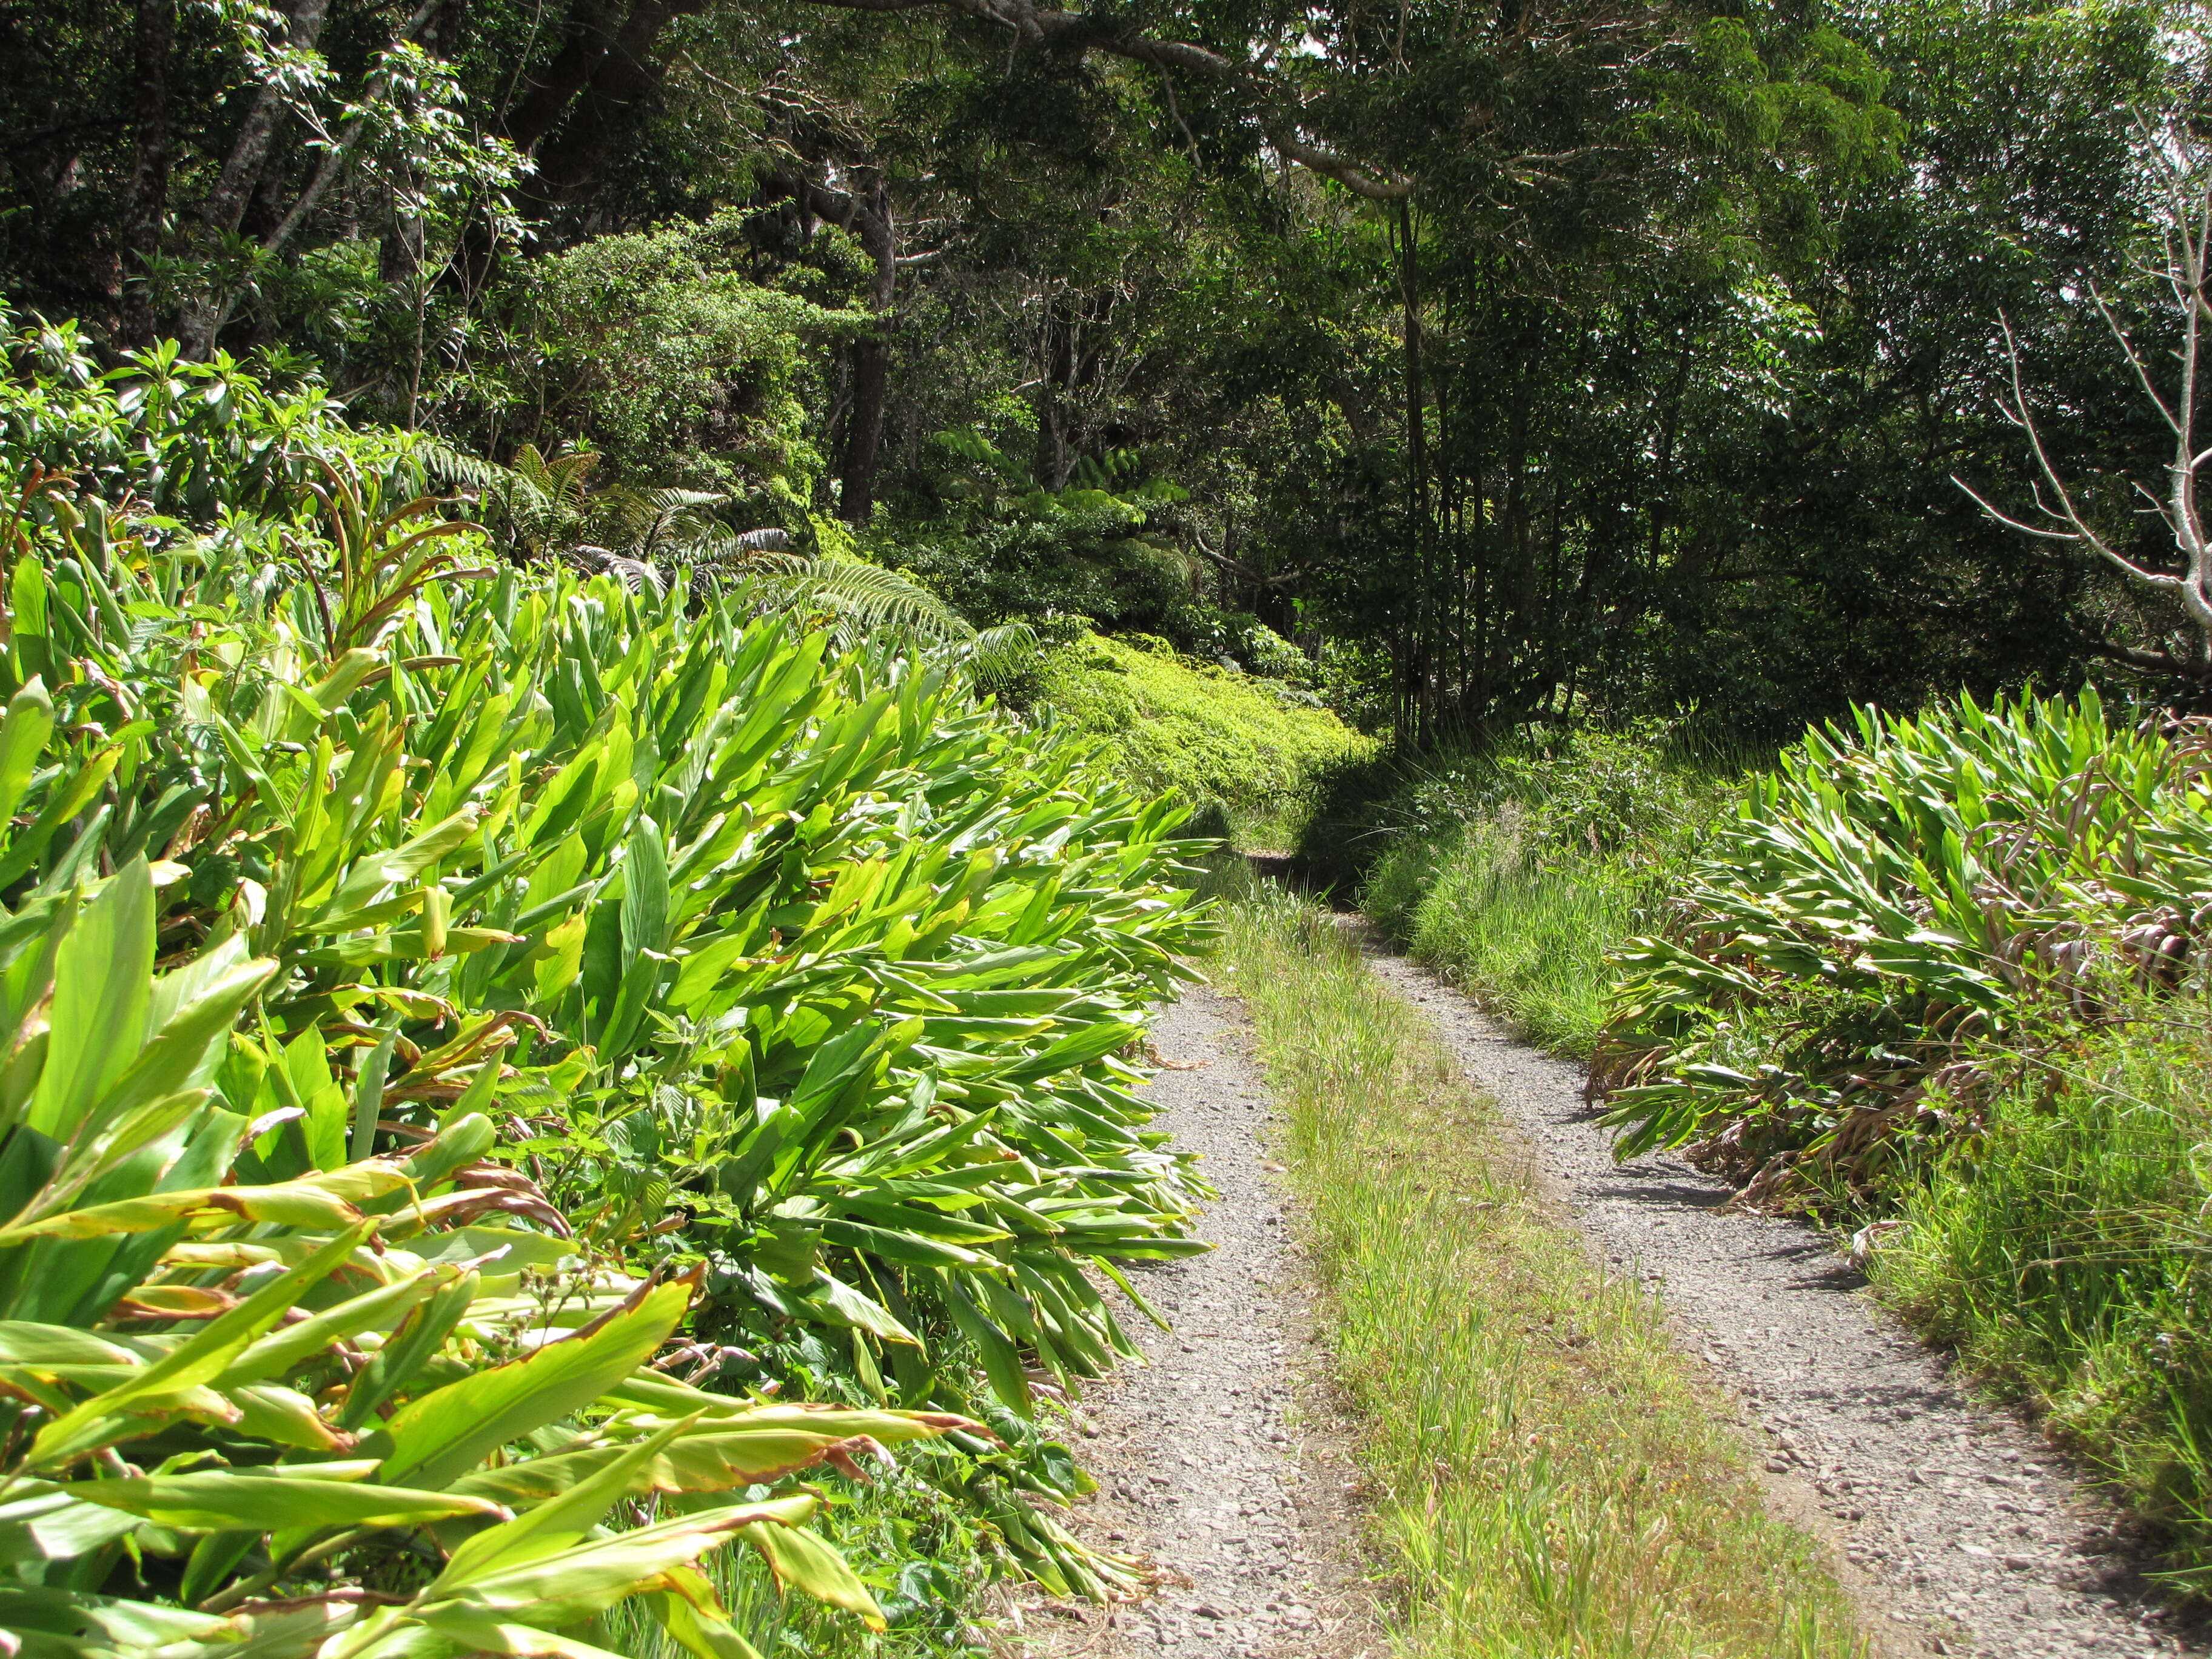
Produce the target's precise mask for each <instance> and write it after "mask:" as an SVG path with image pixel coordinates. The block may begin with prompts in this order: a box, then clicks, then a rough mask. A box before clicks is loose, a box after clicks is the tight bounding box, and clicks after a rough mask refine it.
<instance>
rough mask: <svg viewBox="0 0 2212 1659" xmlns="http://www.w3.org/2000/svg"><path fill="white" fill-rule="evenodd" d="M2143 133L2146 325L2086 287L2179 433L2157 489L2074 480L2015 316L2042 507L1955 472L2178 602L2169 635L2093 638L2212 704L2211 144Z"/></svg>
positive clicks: (2158, 125) (2015, 362) (2167, 603)
mask: <svg viewBox="0 0 2212 1659" xmlns="http://www.w3.org/2000/svg"><path fill="white" fill-rule="evenodd" d="M2142 155H2143V158H2144V161H2145V162H2146V164H2147V166H2148V170H2149V171H2150V173H2151V174H2152V176H2153V178H2154V180H2155V185H2156V193H2155V197H2154V211H2155V212H2156V214H2157V236H2158V248H2159V256H2160V257H2159V258H2157V259H2156V260H2155V261H2154V262H2147V263H2146V264H2144V265H2143V267H2142V276H2144V277H2146V278H2147V279H2148V287H2149V290H2150V300H2151V314H2150V315H2149V317H2148V319H2146V321H2145V324H2144V325H2141V326H2130V324H2129V323H2128V322H2126V321H2124V320H2123V319H2122V317H2121V315H2120V313H2118V310H2117V309H2116V308H2115V307H2114V305H2113V304H2112V302H2111V301H2107V300H2106V296H2105V295H2104V293H2103V292H2102V291H2101V290H2100V289H2098V288H2097V286H2096V285H2095V284H2094V283H2093V282H2092V283H2089V284H2088V285H2087V291H2088V295H2089V297H2090V299H2091V301H2092V302H2093V305H2094V307H2095V309H2096V312H2097V315H2098V316H2099V318H2100V319H2101V320H2102V321H2103V322H2104V324H2105V325H2106V327H2107V328H2108V329H2109V330H2110V331H2111V333H2112V338H2113V339H2114V340H2115V341H2116V342H2117V343H2118V346H2119V349H2120V351H2121V353H2122V355H2123V356H2124V358H2125V359H2126V362H2127V365H2128V368H2129V369H2130V371H2131V373H2132V374H2133V377H2134V380H2135V384H2136V386H2137V387H2138V388H2139V389H2140V390H2141V392H2142V395H2143V396H2144V397H2145V398H2148V400H2149V403H2150V405H2151V407H2152V408H2153V409H2154V410H2156V411H2157V413H2158V417H2159V419H2160V422H2162V423H2163V424H2164V426H2165V427H2166V430H2167V431H2168V432H2169V433H2171V434H2172V457H2171V459H2169V460H2168V461H2167V462H2166V468H2165V471H2166V479H2165V484H2164V487H2163V489H2152V488H2151V487H2150V486H2149V485H2148V484H2145V483H2141V482H2139V481H2136V480H2134V479H2131V478H2127V477H2124V475H2120V476H2119V477H2118V478H2115V477H2112V476H2111V475H2108V476H2106V477H2101V478H2096V479H2093V481H2091V482H2088V483H2086V484H2085V483H2084V482H2083V481H2082V480H2081V479H2080V478H2079V477H2077V478H2075V481H2074V482H2072V483H2069V481H2068V478H2067V477H2066V473H2065V470H2064V469H2063V467H2062V466H2061V465H2060V463H2059V462H2058V461H2057V459H2054V457H2053V455H2052V453H2051V447H2050V446H2049V445H2048V444H2047V443H2046V442H2045V437H2044V428H2043V424H2042V423H2041V422H2040V421H2039V417H2038V416H2037V415H2036V413H2035V411H2034V409H2033V406H2032V404H2031V402H2030V399H2029V396H2028V392H2027V385H2026V381H2025V377H2024V374H2023V371H2022V369H2021V350H2020V344H2019V342H2018V341H2017V340H2016V339H2015V337H2014V336H2013V332H2012V330H2011V327H2010V325H2007V326H2006V329H2005V343H2006V349H2007V357H2008V362H2009V363H2010V366H2011V370H2012V374H2011V386H2010V393H2009V397H2008V401H2007V408H2008V411H2009V413H2010V415H2011V416H2012V418H2013V420H2014V421H2015V422H2017V423H2018V425H2019V427H2020V428H2021V431H2022V432H2023V433H2024V434H2026V435H2027V444H2028V449H2029V452H2030V453H2031V454H2032V455H2033V458H2034V463H2035V470H2036V474H2037V483H2036V484H2035V487H2034V501H2035V509H2036V518H2035V519H2034V520H2024V519H2021V518H2017V517H2015V516H2013V515H2011V514H2008V513H2005V512H2003V511H2002V510H2001V509H2000V508H1998V507H1996V506H1994V505H1993V504H1991V503H1990V501H1988V500H1987V499H1985V498H1984V496H1983V495H1980V494H1978V492H1976V490H1975V489H1973V487H1972V485H1971V484H1967V483H1964V482H1963V481H1957V480H1954V482H1959V483H1960V488H1961V489H1965V490H1966V493H1967V495H1970V496H1972V498H1973V500H1974V502H1975V504H1976V505H1977V506H1978V507H1981V508H1982V509H1983V511H1984V512H1986V513H1989V514H1990V517H1991V518H1993V519H1995V520H1997V522H1999V523H2000V524H2004V525H2008V526H2011V527H2012V528H2013V529H2015V530H2018V531H2021V532H2025V533H2027V534H2028V535H2030V536H2034V537H2038V538H2042V539H2045V540H2049V541H2054V542H2061V543H2065V544H2070V545H2072V546H2075V547H2077V548H2080V549H2081V550H2084V551H2086V552H2087V553H2089V554H2091V555H2093V556H2094V557H2096V558H2098V559H2100V560H2101V561H2102V562H2104V563H2105V564H2106V565H2107V566H2109V567H2110V568H2112V569H2113V570H2116V571H2118V573H2119V574H2121V575H2122V576H2124V578H2125V579H2126V580H2127V581H2128V582H2129V583H2130V585H2131V586H2135V587H2136V588H2137V589H2140V590H2141V591H2142V592H2145V593H2147V594H2149V595H2151V596H2152V597H2153V598H2154V599H2156V600H2157V601H2159V602H2160V604H2161V605H2162V607H2164V608H2166V609H2167V610H2168V611H2169V612H2170V611H2176V610H2178V611H2179V621H2180V623H2181V624H2182V626H2181V627H2180V628H2179V629H2174V630H2173V631H2172V634H2171V635H2169V637H2168V638H2167V640H2166V641H2165V642H2164V643H2163V644H2160V645H2159V646H2156V647H2152V648H2148V649H2146V648H2144V647H2140V646H2136V645H2132V644H2129V643H2126V642H2124V641H2115V640H2109V639H2106V640H2100V641H2097V642H2096V647H2097V649H2098V650H2099V651H2100V652H2101V653H2103V654H2105V655H2106V656H2108V657H2110V658H2112V659H2113V660H2115V661H2118V662H2122V663H2125V664H2126V665H2129V666H2130V667H2131V668H2139V669H2143V670H2147V671H2150V672H2152V673H2154V674H2158V675H2162V676H2166V677H2168V678H2178V679H2179V680H2180V681H2182V682H2183V684H2184V685H2185V688H2186V690H2185V696H2186V697H2187V698H2188V700H2189V701H2190V702H2192V703H2193V704H2194V705H2196V706H2197V707H2199V708H2205V707H2212V527H2208V526H2207V523H2206V518H2205V509H2204V507H2203V503H2202V501H2200V500H2199V498H2198V483H2199V480H2200V478H2201V477H2202V476H2203V471H2204V468H2205V467H2206V466H2207V465H2208V464H2212V441H2208V437H2207V433H2206V428H2205V423H2204V422H2203V420H2202V419H2201V418H2200V405H2201V404H2202V403H2203V400H2204V398H2205V396H2206V393H2205V390H2204V387H2203V383H2202V377H2203V374H2204V373H2205V372H2206V370H2207V368H2208V367H2209V366H2208V365H2207V364H2206V362H2205V361H2204V349H2203V346H2204V338H2203V337H2204V325H2205V320H2206V319H2207V318H2208V316H2212V263H2209V262H2212V147H2208V146H2207V144H2206V143H2204V142H2203V139H2201V138H2200V137H2198V136H2197V132H2196V131H2194V130H2193V129H2192V127H2191V125H2190V124H2189V123H2188V122H2186V121H2185V120H2184V119H2182V118H2179V117H2178V116H2168V117H2166V118H2164V119H2161V120H2159V121H2156V122H2148V121H2146V122H2145V123H2144V124H2143V125H2142ZM2152 341H2155V343H2151V342H2152ZM2169 357H2170V358H2171V360H2172V363H2171V368H2165V369H2161V368H2160V367H2159V365H2160V360H2161V359H2166V358H2169ZM2116 482H2117V483H2119V485H2120V489H2118V490H2117V491H2116V490H2114V489H2112V484H2113V483H2116ZM2113 495H2119V496H2120V498H2121V500H2124V501H2128V502H2129V504H2130V506H2131V507H2133V508H2134V512H2133V513H2132V515H2131V517H2132V518H2133V519H2134V520H2135V522H2134V523H2130V524H2127V526H2126V530H2127V531H2129V532H2134V533H2132V534H2130V533H2124V532H2123V530H2122V529H2121V528H2120V527H2119V522H2120V521H2119V510H2120V507H2119V501H2114V500H2112V496H2113ZM2146 512H2148V514H2149V515H2151V516H2152V517H2154V519H2155V520H2156V522H2157V523H2158V524H2159V525H2160V526H2163V531H2164V534H2163V535H2162V536H2160V537H2157V538H2155V543H2156V544H2155V545H2146V543H2147V542H2149V541H2151V540H2152V539H2153V538H2148V537H2146V536H2145V535H2144V534H2143V533H2142V526H2141V520H2142V517H2143V515H2144V513H2146ZM2177 566H2178V567H2179V568H2175V567H2177Z"/></svg>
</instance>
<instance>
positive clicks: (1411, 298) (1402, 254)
mask: <svg viewBox="0 0 2212 1659" xmlns="http://www.w3.org/2000/svg"><path fill="white" fill-rule="evenodd" d="M1398 253H1399V262H1398V297H1399V300H1400V301H1401V305H1402V307H1403V308H1404V311H1405V316H1406V516H1407V524H1408V526H1409V527H1410V528H1411V529H1412V531H1413V581H1414V587H1415V597H1414V603H1413V673H1414V674H1415V675H1416V676H1417V679H1416V683H1415V684H1414V687H1413V699H1414V701H1413V710H1414V720H1415V727H1416V729H1415V731H1414V733H1413V739H1414V741H1415V742H1416V743H1421V742H1425V740H1426V739H1427V738H1429V737H1430V736H1431V730H1430V728H1431V726H1432V725H1433V723H1434V722H1433V720H1432V718H1431V714H1432V710H1431V702H1432V699H1431V696H1430V686H1429V680H1430V678H1431V659H1432V657H1433V655H1434V652H1435V645H1436V641H1435V639H1434V638H1433V635H1434V633H1435V628H1434V625H1433V624H1434V608H1435V603H1436V580H1435V576H1436V573H1435V572H1434V571H1433V570H1431V568H1430V559H1429V548H1430V544H1431V539H1432V538H1431V536H1430V534H1429V457H1428V411H1427V409H1426V407H1425V405H1426V402H1427V399H1426V396H1425V393H1424V392H1423V391H1422V387H1421V312H1420V303H1421V296H1420V268H1419V264H1418V263H1417V259H1418V256H1417V254H1416V253H1415V252H1414V248H1413V207H1412V204H1410V203H1408V202H1406V201H1404V200H1401V201H1400V202H1399V204H1398Z"/></svg>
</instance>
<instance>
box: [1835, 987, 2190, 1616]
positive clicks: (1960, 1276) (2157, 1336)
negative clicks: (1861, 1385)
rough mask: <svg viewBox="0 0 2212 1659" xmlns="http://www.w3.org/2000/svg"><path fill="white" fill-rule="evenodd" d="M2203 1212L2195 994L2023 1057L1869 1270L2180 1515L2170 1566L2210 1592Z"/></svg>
mask: <svg viewBox="0 0 2212 1659" xmlns="http://www.w3.org/2000/svg"><path fill="white" fill-rule="evenodd" d="M1931 1103H1932V1104H1935V1105H1936V1106H1937V1107H1939V1108H1949V1107H1955V1106H1956V1105H1958V1104H1959V1103H1956V1102H1951V1101H1946V1100H1943V1099H1942V1098H1940V1097H1939V1098H1937V1099H1936V1100H1935V1101H1933V1102H1931ZM2208 1218H2212V1010H2208V1009H2207V1007H2206V1006H2205V1005H2204V1003H2203V1001H2201V1000H2197V999H2195V998H2191V999H2186V1000H2179V1001H2177V1002H2172V1003H2168V1004H2166V1005H2165V1006H2163V1007H2162V1008H2160V1009H2158V1010H2156V1011H2155V1018H2152V1019H2145V1020H2142V1021H2141V1022H2139V1023H2136V1024H2132V1025H2130V1026H2127V1027H2124V1028H2121V1029H2119V1030H2112V1031H2108V1032H2104V1033H2100V1034H2099V1035H2097V1036H2093V1037H2090V1038H2088V1039H2087V1040H2086V1041H2077V1042H2073V1043H2070V1044H2068V1045H2066V1046H2065V1047H2063V1048H2059V1049H2057V1050H2056V1051H2055V1052H2052V1053H2050V1054H2044V1055H2041V1056H2039V1058H2038V1059H2036V1060H2033V1061H2032V1062H2030V1061H2022V1062H2021V1063H2019V1064H2018V1065H2016V1066H2015V1067H2013V1068H2012V1070H2011V1073H2010V1074H2009V1075H2008V1076H2007V1077H2006V1078H2005V1079H2004V1080H2003V1083H2002V1086H2001V1087H2000V1088H1999V1089H1998V1090H1997V1091H1996V1093H1995V1095H1994V1097H1992V1098H1991V1099H1990V1101H1989V1102H1988V1103H1987V1106H1986V1109H1985V1121H1984V1129H1983V1133H1981V1134H1980V1135H1979V1136H1978V1137H1977V1138H1976V1139H1974V1140H1972V1142H1970V1143H1968V1144H1967V1145H1966V1146H1963V1147H1961V1148H1960V1150H1959V1151H1957V1152H1954V1153H1953V1154H1951V1155H1950V1156H1949V1157H1948V1158H1947V1159H1945V1160H1944V1161H1943V1162H1942V1164H1939V1165H1938V1166H1937V1168H1936V1170H1935V1172H1934V1178H1933V1179H1932V1181H1931V1182H1929V1184H1928V1185H1927V1186H1926V1187H1924V1188H1922V1189H1920V1190H1919V1191H1917V1193H1915V1194H1913V1195H1912V1196H1911V1199H1910V1200H1908V1201H1907V1203H1906V1205H1905V1210H1904V1214H1903V1219H1904V1223H1905V1225H1904V1226H1903V1227H1902V1228H1901V1229H1900V1230H1899V1231H1897V1232H1896V1233H1895V1234H1893V1235H1892V1237H1891V1239H1890V1241H1889V1242H1888V1243H1887V1244H1886V1245H1885V1246H1884V1248H1882V1249H1880V1250H1879V1251H1878V1252H1877V1253H1876V1254H1875V1258H1874V1266H1873V1269H1872V1272H1873V1277H1874V1278H1875V1281H1876V1283H1877V1284H1879V1285H1881V1287H1882V1288H1883V1290H1884V1291H1885V1293H1886V1294H1887V1296H1888V1297H1890V1298H1891V1299H1892V1300H1893V1302H1894V1303H1895V1304H1897V1305H1898V1306H1899V1309H1900V1310H1902V1311H1903V1312H1904V1313H1905V1315H1906V1316H1907V1317H1908V1318H1910V1319H1911V1320H1912V1321H1913V1322H1914V1323H1915V1324H1916V1325H1917V1326H1918V1327H1919V1328H1921V1329H1922V1330H1923V1331H1924V1332H1925V1333H1927V1334H1929V1336H1930V1337H1932V1338H1935V1339H1936V1340H1941V1341H1944V1342H1948V1343H1951V1344H1954V1345H1956V1346H1957V1347H1958V1349H1959V1351H1960V1354H1961V1356H1962V1357H1963V1358H1965V1359H1966V1361H1967V1362H1968V1363H1969V1364H1971V1365H1972V1366H1973V1367H1974V1369H1976V1370H1978V1371H1980V1372H1981V1373H1982V1374H1983V1375H1984V1376H1987V1377H1990V1378H1991V1379H1993V1380H1994V1381H1995V1382H1996V1383H1998V1384H1999V1385H2001V1386H2002V1387H2003V1388H2004V1389H2007V1390H2008V1391H2009V1392H2011V1393H2013V1394H2015V1395H2017V1396H2019V1397H2021V1398H2023V1399H2025V1400H2026V1401H2028V1402H2029V1403H2030V1404H2032V1405H2033V1406H2034V1407H2037V1408H2039V1410H2040V1411H2042V1412H2043V1413H2045V1417H2046V1421H2047V1423H2048V1425H2049V1426H2050V1428H2051V1431H2052V1433H2053V1434H2054V1436H2055V1437H2057V1438H2058V1439H2059V1440H2060V1441H2061V1442H2063V1443H2065V1444H2067V1445H2068V1446H2069V1447H2070V1448H2071V1449H2074V1450H2075V1451H2076V1452H2077V1453H2079V1454H2081V1455H2083V1456H2084V1457H2085V1458H2087V1461H2088V1462H2090V1463H2091V1464H2092V1465H2093V1466H2094V1467H2095V1468H2098V1469H2100V1470H2101V1471H2102V1472H2103V1473H2104V1474H2105V1475H2106V1478H2107V1479H2108V1480H2110V1481H2111V1482H2112V1486H2113V1489H2114V1492H2115V1495H2116V1496H2118V1498H2121V1499H2122V1500H2123V1501H2124V1502H2125V1503H2126V1504H2128V1506H2129V1507H2130V1508H2131V1509H2132V1510H2134V1511H2135V1512H2136V1514H2138V1515H2140V1516H2144V1517H2145V1518H2147V1519H2148V1520H2150V1521H2152V1522H2156V1523H2158V1524H2159V1525H2160V1526H2161V1527H2162V1528H2165V1529H2166V1534H2167V1539H2168V1566H2169V1568H2170V1571H2171V1573H2172V1578H2173V1582H2174V1583H2175V1584H2176V1586H2177V1587H2178V1588H2179V1589H2184V1590H2186V1591H2188V1592H2191V1593H2192V1594H2194V1595H2204V1594H2206V1593H2208V1592H2212V1514H2208V1508H2209V1507H2212V1272H2208V1267H2207V1245H2208V1244H2209V1243H2212V1232H2208Z"/></svg>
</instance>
